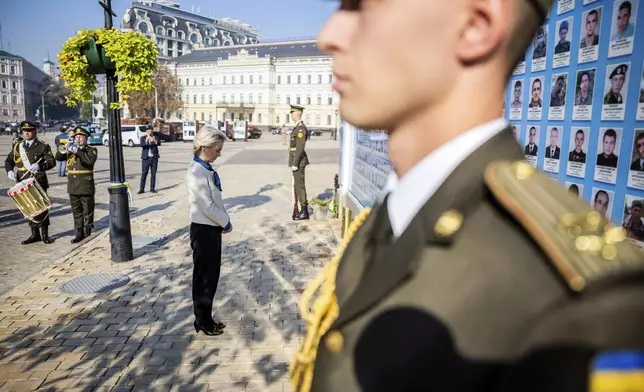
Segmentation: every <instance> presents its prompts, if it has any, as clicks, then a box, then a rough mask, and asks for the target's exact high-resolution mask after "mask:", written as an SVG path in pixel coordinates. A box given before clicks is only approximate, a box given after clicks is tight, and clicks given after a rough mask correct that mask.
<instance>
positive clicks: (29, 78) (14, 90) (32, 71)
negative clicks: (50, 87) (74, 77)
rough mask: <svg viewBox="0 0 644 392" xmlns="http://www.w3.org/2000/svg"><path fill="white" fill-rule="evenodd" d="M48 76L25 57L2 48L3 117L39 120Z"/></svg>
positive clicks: (0, 95)
mask: <svg viewBox="0 0 644 392" xmlns="http://www.w3.org/2000/svg"><path fill="white" fill-rule="evenodd" d="M47 77H48V76H47V75H46V74H45V73H44V72H43V71H41V70H40V69H38V68H37V67H36V66H34V65H32V64H31V63H30V62H28V61H27V60H25V59H24V58H22V57H20V56H16V55H13V54H11V53H8V52H4V51H0V121H16V122H18V121H23V120H37V118H36V112H37V111H39V109H40V102H41V97H40V87H41V86H42V84H43V83H44V82H45V81H46V79H47ZM40 110H41V109H40Z"/></svg>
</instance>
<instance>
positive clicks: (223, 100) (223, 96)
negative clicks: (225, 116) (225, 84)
mask: <svg viewBox="0 0 644 392" xmlns="http://www.w3.org/2000/svg"><path fill="white" fill-rule="evenodd" d="M221 102H222V103H226V94H221Z"/></svg>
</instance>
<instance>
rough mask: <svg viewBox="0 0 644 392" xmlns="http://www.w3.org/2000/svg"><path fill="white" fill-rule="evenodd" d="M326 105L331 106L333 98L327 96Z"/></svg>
mask: <svg viewBox="0 0 644 392" xmlns="http://www.w3.org/2000/svg"><path fill="white" fill-rule="evenodd" d="M326 104H327V105H333V96H331V95H329V96H328V98H327V103H326Z"/></svg>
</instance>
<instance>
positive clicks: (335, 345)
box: [324, 331, 344, 353]
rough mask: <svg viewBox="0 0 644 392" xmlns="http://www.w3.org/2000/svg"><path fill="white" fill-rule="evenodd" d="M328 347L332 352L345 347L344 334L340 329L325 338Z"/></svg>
mask: <svg viewBox="0 0 644 392" xmlns="http://www.w3.org/2000/svg"><path fill="white" fill-rule="evenodd" d="M324 345H325V346H326V349H327V350H329V351H330V352H332V353H338V352H340V351H341V350H342V348H343V347H344V336H342V333H341V332H340V331H331V332H329V333H328V334H327V335H326V338H325V339H324Z"/></svg>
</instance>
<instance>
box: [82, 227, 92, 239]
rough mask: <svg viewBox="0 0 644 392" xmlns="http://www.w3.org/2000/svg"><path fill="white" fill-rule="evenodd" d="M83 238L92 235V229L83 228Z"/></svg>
mask: <svg viewBox="0 0 644 392" xmlns="http://www.w3.org/2000/svg"><path fill="white" fill-rule="evenodd" d="M84 234H85V238H87V237H89V236H91V235H92V228H91V227H85V233H84Z"/></svg>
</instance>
